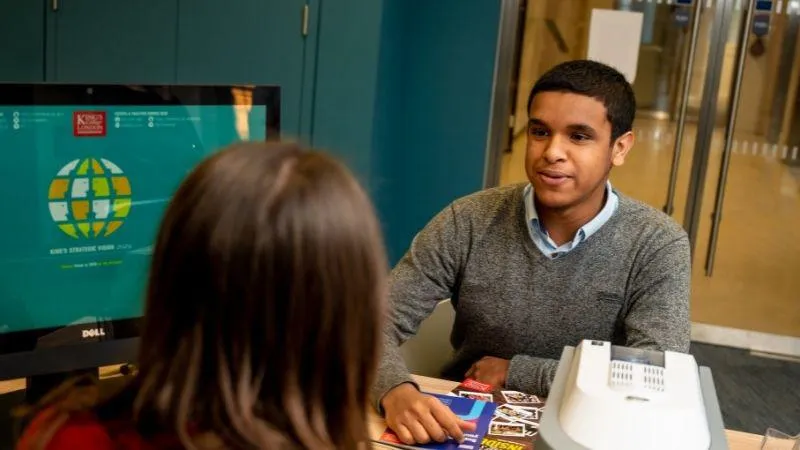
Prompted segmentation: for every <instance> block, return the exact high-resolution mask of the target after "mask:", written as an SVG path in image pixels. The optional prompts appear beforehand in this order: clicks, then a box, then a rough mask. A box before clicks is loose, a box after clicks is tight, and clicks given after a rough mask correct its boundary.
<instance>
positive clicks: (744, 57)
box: [684, 0, 800, 356]
mask: <svg viewBox="0 0 800 450" xmlns="http://www.w3.org/2000/svg"><path fill="white" fill-rule="evenodd" d="M728 3H729V4H728V5H726V7H727V8H728V9H730V10H731V14H730V16H731V19H730V20H729V23H728V25H727V26H728V29H727V30H723V32H724V33H725V34H726V35H728V36H735V39H728V40H727V42H726V43H725V46H724V57H725V62H726V64H723V74H724V75H725V76H726V77H727V78H728V79H730V80H731V81H730V83H729V86H728V88H727V89H726V91H727V92H730V95H729V96H727V97H728V98H726V99H725V101H726V102H727V104H723V108H722V110H721V112H722V117H724V121H722V123H719V122H718V121H717V122H715V123H714V124H713V131H711V135H712V138H711V140H710V145H709V146H708V147H707V148H705V149H704V150H705V153H706V154H705V155H703V159H697V158H698V156H699V155H696V156H695V158H696V163H695V164H693V174H695V175H696V176H697V178H694V179H692V180H691V183H690V186H689V195H690V203H693V207H689V208H687V209H686V214H685V216H686V219H685V220H684V225H685V227H686V228H687V230H688V231H689V233H690V236H692V237H694V248H695V252H694V272H693V278H694V281H693V286H692V300H693V301H692V320H693V321H694V322H698V323H702V324H710V325H713V326H717V327H725V328H728V329H733V330H747V331H755V332H758V333H759V334H761V333H764V335H762V337H761V338H760V339H759V341H763V340H764V339H766V340H767V341H771V342H766V343H765V342H757V343H754V342H751V343H750V345H751V346H754V347H762V348H763V350H764V351H769V352H775V353H788V354H794V355H795V356H798V355H797V354H796V353H800V349H798V346H797V343H798V342H800V340H796V339H791V338H800V155H799V154H798V151H799V150H798V149H799V148H800V132H798V131H799V130H800V109H798V103H800V96H799V94H800V90H798V85H799V84H800V42H799V39H800V35H799V34H798V28H800V27H799V26H798V25H799V24H800V1H756V0H728ZM709 125H711V124H710V123H709ZM702 166H706V167H705V168H703V167H702ZM704 172H705V173H704ZM691 197H693V198H691ZM689 216H693V217H689ZM777 336H783V337H788V338H790V339H774V338H772V337H777ZM792 347H794V350H792Z"/></svg>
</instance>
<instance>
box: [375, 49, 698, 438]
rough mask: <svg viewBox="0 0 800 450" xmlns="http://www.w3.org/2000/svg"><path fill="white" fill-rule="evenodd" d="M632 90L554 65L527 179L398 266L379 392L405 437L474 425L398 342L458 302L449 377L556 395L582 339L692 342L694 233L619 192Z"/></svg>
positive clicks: (653, 344) (539, 87)
mask: <svg viewBox="0 0 800 450" xmlns="http://www.w3.org/2000/svg"><path fill="white" fill-rule="evenodd" d="M635 111H636V100H635V98H634V95H633V90H632V88H631V86H630V85H629V84H628V82H627V81H626V80H625V77H624V76H623V75H622V74H620V73H619V72H617V71H616V70H614V69H612V68H610V67H608V66H606V65H603V64H601V63H597V62H592V61H571V62H567V63H564V64H561V65H559V66H556V67H555V68H553V69H551V70H550V71H549V72H548V73H546V74H545V75H544V76H542V78H541V79H539V81H538V82H537V83H536V85H535V86H534V87H533V89H532V91H531V93H530V97H529V99H528V112H529V124H528V147H527V153H526V157H525V170H526V173H527V175H528V180H529V181H530V183H524V184H519V185H513V186H504V187H499V188H494V189H488V190H485V191H481V192H478V193H475V194H472V195H469V196H467V197H465V198H461V199H458V200H456V201H455V202H453V203H452V204H451V205H449V206H448V207H447V208H445V209H444V210H443V211H441V212H440V213H439V214H438V215H437V216H436V217H434V218H433V220H431V222H430V223H428V224H427V226H426V227H425V228H424V229H423V230H422V231H420V233H419V234H418V235H417V236H416V237H415V238H414V241H413V242H412V244H411V248H410V249H409V250H408V252H407V253H406V255H405V256H404V257H403V258H402V260H401V261H400V262H399V263H398V264H397V266H396V267H395V269H394V271H393V273H392V283H391V291H390V295H391V308H392V310H391V320H390V323H389V325H388V327H387V329H386V331H385V343H384V354H383V357H382V361H381V364H380V369H379V374H378V381H377V383H376V385H375V387H374V391H373V395H374V397H375V399H376V401H377V402H378V406H379V407H381V408H382V410H383V411H384V412H385V415H386V419H387V423H388V424H389V426H390V427H391V428H392V429H393V430H394V431H395V432H396V433H397V434H398V435H399V437H400V438H401V439H402V440H403V441H404V442H407V443H413V442H419V443H424V442H428V441H431V440H435V441H441V440H444V439H445V438H446V435H450V436H452V437H454V438H457V439H461V438H462V437H463V433H462V430H464V429H468V428H469V427H470V425H469V424H467V423H465V422H462V421H460V420H458V419H457V418H456V417H455V416H454V415H453V414H452V413H450V411H449V409H447V408H446V407H445V406H444V405H442V404H441V403H440V402H438V401H437V400H436V399H434V398H432V397H429V396H425V395H423V394H421V393H420V392H419V391H418V390H417V387H416V385H415V384H414V383H413V382H412V381H411V378H410V376H409V373H408V369H407V368H406V366H405V364H404V362H403V359H402V357H401V354H400V352H399V350H398V348H399V346H400V345H401V344H402V343H403V342H405V341H406V340H407V339H408V338H410V337H411V336H412V335H414V334H415V333H416V331H417V329H418V328H419V325H420V323H421V322H422V321H423V320H424V319H425V318H426V317H428V316H429V315H430V314H431V312H432V311H433V309H434V307H435V306H436V304H437V303H438V302H439V301H440V300H443V299H447V298H451V299H452V303H453V306H454V308H455V312H456V318H455V325H454V328H453V331H452V335H451V342H452V344H453V346H454V348H455V350H456V352H455V356H454V358H453V360H452V362H451V363H450V364H449V366H448V367H447V368H446V369H445V371H444V373H443V375H444V376H445V377H447V378H451V379H454V380H461V379H463V378H465V377H472V378H475V379H477V380H478V381H482V382H486V383H489V384H492V385H495V386H503V387H505V388H508V389H516V390H520V391H525V392H529V393H532V394H537V395H542V396H547V394H548V392H549V389H550V384H551V382H552V380H553V377H554V375H555V370H556V367H557V365H558V358H559V357H560V355H561V351H562V349H563V348H564V346H566V345H576V344H578V342H579V341H580V340H581V339H597V340H607V341H611V342H613V343H614V344H618V345H624V346H630V347H641V348H650V349H659V350H672V351H680V352H686V351H688V350H689V281H690V266H691V263H690V256H689V242H688V239H687V237H686V234H685V233H684V231H683V230H682V229H681V228H680V227H679V226H678V225H677V224H676V223H675V222H674V221H672V220H671V219H670V218H669V217H668V216H666V215H665V214H662V213H661V212H660V211H658V210H655V209H653V208H651V207H649V206H646V205H644V204H642V203H639V202H637V201H635V200H633V199H631V198H628V197H626V196H624V195H623V194H621V193H619V192H617V191H615V190H614V189H613V188H612V187H611V185H610V183H609V182H608V177H609V172H610V171H611V168H612V167H614V166H620V165H622V164H623V163H624V161H625V156H626V155H627V154H628V151H629V150H630V149H631V147H632V146H633V141H634V137H633V134H632V131H631V130H632V124H633V119H634V114H635Z"/></svg>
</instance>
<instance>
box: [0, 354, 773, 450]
mask: <svg viewBox="0 0 800 450" xmlns="http://www.w3.org/2000/svg"><path fill="white" fill-rule="evenodd" d="M118 373H119V366H110V367H103V368H101V369H100V376H101V377H102V378H105V377H109V376H116V375H118ZM414 378H415V379H416V381H417V382H418V383H419V385H420V387H421V388H422V389H423V390H425V391H428V392H437V393H442V394H444V393H447V392H450V391H451V390H452V389H453V388H455V387H456V386H457V384H458V383H455V382H453V381H447V380H440V379H437V378H428V377H421V376H415V377H414ZM20 389H25V380H10V381H2V382H0V394H3V393H8V392H13V391H17V390H20ZM384 429H386V423H385V422H384V421H383V419H382V418H381V417H379V416H378V415H377V414H373V415H372V416H371V417H370V432H371V433H372V436H373V438H377V437H378V436H380V435H381V433H383V430H384ZM726 434H727V436H728V446H729V448H730V450H758V449H759V448H760V446H761V440H762V436H759V435H756V434H751V433H743V432H741V431H733V430H726Z"/></svg>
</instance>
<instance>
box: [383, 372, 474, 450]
mask: <svg viewBox="0 0 800 450" xmlns="http://www.w3.org/2000/svg"><path fill="white" fill-rule="evenodd" d="M381 405H382V406H383V410H384V411H385V412H386V424H387V425H389V428H391V429H392V430H394V432H395V434H397V437H399V438H400V440H401V441H403V442H404V443H406V444H408V445H412V444H415V443H417V444H427V443H428V442H431V441H436V442H444V441H446V440H447V436H448V435H449V436H450V437H452V438H453V439H455V440H456V441H458V442H459V443H461V442H463V441H464V431H475V424H474V423H472V422H466V421H464V420H461V419H459V418H458V417H457V416H456V415H455V414H453V411H451V410H450V408H448V407H447V406H445V405H444V404H443V403H442V402H440V401H439V399H437V398H436V397H431V396H430V395H425V394H423V393H421V392H420V391H418V390H417V388H416V387H414V386H413V385H411V384H409V383H403V384H401V385H399V386H397V387H395V388H394V389H392V390H390V391H389V392H388V393H387V394H386V395H385V396H384V397H383V400H382V401H381Z"/></svg>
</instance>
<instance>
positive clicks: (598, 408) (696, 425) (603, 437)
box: [536, 340, 728, 450]
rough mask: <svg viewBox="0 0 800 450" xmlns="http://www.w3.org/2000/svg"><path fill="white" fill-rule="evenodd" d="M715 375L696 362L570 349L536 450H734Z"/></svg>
mask: <svg viewBox="0 0 800 450" xmlns="http://www.w3.org/2000/svg"><path fill="white" fill-rule="evenodd" d="M727 448H728V445H727V441H726V439H725V430H724V426H723V423H722V415H721V413H720V410H719V403H718V401H717V396H716V392H715V389H714V382H713V380H712V377H711V370H710V369H709V368H707V367H698V366H697V363H696V362H695V359H694V357H693V356H692V355H688V354H684V353H677V352H660V351H654V350H643V349H635V348H628V347H620V346H615V345H611V343H609V342H603V341H591V340H585V341H583V342H581V343H580V344H579V345H578V346H577V347H565V348H564V351H563V353H562V355H561V361H560V362H559V365H558V370H557V372H556V376H555V379H554V381H553V385H552V388H551V390H550V395H549V396H548V398H547V406H546V407H545V411H544V414H543V416H542V419H541V423H540V426H539V440H538V441H537V443H536V449H537V450H541V449H552V450H572V449H579V450H582V449H596V450H610V449H614V450H643V449H647V450H668V449H669V450H672V449H680V450H701V449H702V450H717V449H727Z"/></svg>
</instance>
